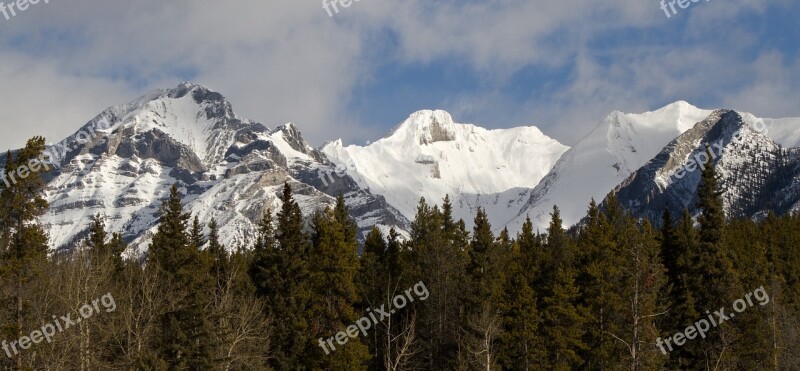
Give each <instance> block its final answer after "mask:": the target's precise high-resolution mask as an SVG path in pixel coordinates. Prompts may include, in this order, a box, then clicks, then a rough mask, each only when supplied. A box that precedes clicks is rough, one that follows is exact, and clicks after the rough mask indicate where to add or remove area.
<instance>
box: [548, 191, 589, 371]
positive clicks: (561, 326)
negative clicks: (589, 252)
mask: <svg viewBox="0 0 800 371" xmlns="http://www.w3.org/2000/svg"><path fill="white" fill-rule="evenodd" d="M551 217H552V218H551V221H550V227H549V228H548V229H547V251H548V256H547V258H546V261H545V262H544V263H543V265H544V266H545V267H546V268H545V269H544V271H543V276H544V278H543V287H542V289H543V290H542V291H543V296H542V299H541V303H540V308H541V315H542V327H541V328H542V336H543V338H544V339H545V342H546V346H545V347H546V351H547V358H546V360H545V362H544V364H543V366H544V367H546V368H549V369H553V370H569V369H574V368H578V367H580V366H581V365H582V364H583V362H584V361H583V359H581V357H580V355H579V352H581V351H582V350H584V349H585V348H586V345H585V344H584V342H583V340H582V338H583V335H584V332H583V330H582V328H583V326H584V323H585V318H584V315H583V309H582V308H581V307H580V306H578V304H577V301H578V298H579V293H580V292H579V289H578V286H577V285H576V283H575V276H576V271H575V268H574V266H573V264H572V261H571V256H572V251H571V250H572V246H571V241H569V238H568V237H567V235H566V233H564V229H563V227H562V221H561V215H560V212H559V210H558V207H555V206H554V207H553V213H552V214H551Z"/></svg>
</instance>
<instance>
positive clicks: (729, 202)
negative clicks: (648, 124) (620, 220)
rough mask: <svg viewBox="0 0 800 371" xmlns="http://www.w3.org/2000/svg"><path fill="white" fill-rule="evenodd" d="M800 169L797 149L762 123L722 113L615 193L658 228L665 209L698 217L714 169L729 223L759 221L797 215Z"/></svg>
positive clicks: (679, 139)
mask: <svg viewBox="0 0 800 371" xmlns="http://www.w3.org/2000/svg"><path fill="white" fill-rule="evenodd" d="M799 165H800V163H799V162H798V156H797V151H796V149H792V148H789V149H787V148H784V147H783V146H782V145H780V144H779V143H776V142H775V141H774V140H773V139H771V138H770V136H769V127H768V125H767V124H766V123H765V122H764V121H763V120H760V119H757V118H755V117H753V116H752V115H749V114H744V113H739V112H736V111H731V110H718V111H714V112H713V113H712V114H711V115H710V116H709V117H708V118H706V119H705V120H703V121H701V122H699V123H698V124H697V125H695V126H694V127H693V128H692V129H690V130H688V131H686V132H685V133H683V134H682V135H680V136H679V137H677V138H676V139H675V140H673V141H672V142H670V143H669V144H668V145H667V146H666V147H664V149H663V150H662V151H661V152H659V153H658V155H656V156H655V157H654V158H653V159H652V160H651V161H649V162H648V163H647V164H645V166H643V167H642V168H641V169H639V170H637V171H636V172H635V173H633V174H632V175H631V176H630V177H629V178H628V179H626V180H625V181H624V182H622V183H621V184H620V185H619V186H618V187H616V189H615V190H614V192H616V194H617V196H618V198H619V200H620V202H622V204H623V206H625V207H626V208H627V209H629V210H630V211H631V212H632V213H633V214H634V215H637V216H641V217H645V218H648V219H650V220H653V221H654V222H656V223H658V221H659V219H660V217H661V213H662V212H663V210H664V209H665V208H667V209H669V210H670V211H671V212H672V213H673V215H677V214H680V213H681V212H682V211H683V209H684V208H688V209H689V210H690V211H691V212H692V213H693V214H696V213H697V212H698V210H697V209H696V203H697V188H698V185H699V183H700V176H701V174H702V169H703V168H704V167H705V166H713V167H714V168H715V170H716V172H717V174H718V176H719V179H720V183H719V185H720V190H721V191H723V194H722V197H723V202H724V207H725V212H726V214H727V215H728V217H730V218H741V217H746V218H750V217H756V218H758V217H761V216H763V215H765V214H766V213H767V212H768V211H770V210H771V211H774V212H777V213H786V212H791V211H796V210H797V209H798V201H800V193H798V190H797V184H796V183H797V180H796V179H797V175H798V170H799V169H800V166H799Z"/></svg>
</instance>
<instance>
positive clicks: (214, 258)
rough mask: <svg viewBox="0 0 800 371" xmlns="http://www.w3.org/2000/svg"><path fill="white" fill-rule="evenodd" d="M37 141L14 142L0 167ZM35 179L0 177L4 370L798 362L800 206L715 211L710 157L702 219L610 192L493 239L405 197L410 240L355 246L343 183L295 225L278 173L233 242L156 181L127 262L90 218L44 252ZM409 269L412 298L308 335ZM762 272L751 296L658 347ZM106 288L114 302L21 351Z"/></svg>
mask: <svg viewBox="0 0 800 371" xmlns="http://www.w3.org/2000/svg"><path fill="white" fill-rule="evenodd" d="M43 149H44V140H43V139H41V138H34V139H32V140H30V141H29V142H28V145H27V146H26V147H25V149H23V150H21V151H20V152H19V153H18V154H17V155H16V156H11V155H10V154H9V156H8V157H7V163H6V165H5V166H6V171H7V172H10V171H14V170H15V169H16V168H17V167H19V166H21V165H22V164H25V163H26V162H27V161H29V160H30V159H32V158H36V157H38V155H39V154H40V153H41V151H42V150H43ZM43 187H44V184H43V183H42V181H41V179H40V178H39V177H38V176H36V175H35V174H33V175H32V176H29V177H27V178H25V179H23V180H21V181H20V182H17V183H14V184H11V185H3V184H0V249H1V251H0V254H1V255H2V260H1V261H0V321H1V322H0V324H2V327H0V335H2V338H3V339H5V340H6V341H7V342H8V343H11V342H13V341H17V345H16V347H17V348H16V349H17V350H19V352H18V353H14V352H8V353H9V354H0V359H2V361H0V367H3V368H5V369H87V370H88V369H225V370H229V369H232V370H240V369H275V370H410V369H434V370H477V369H481V370H497V369H509V370H540V369H548V370H572V369H586V370H618V369H631V370H658V369H708V370H712V369H715V370H752V369H773V370H779V369H780V370H783V369H800V346H798V343H800V302H799V301H800V295H799V294H800V216H798V215H787V216H775V215H769V216H766V218H765V219H764V220H763V221H761V222H759V223H755V222H753V221H750V220H734V221H731V222H726V220H725V216H724V214H723V211H722V210H723V209H722V201H721V195H720V193H719V192H718V191H717V183H716V176H715V174H714V172H713V169H712V168H711V167H708V168H706V169H705V170H704V171H703V176H702V182H701V186H700V191H699V197H698V203H699V204H698V206H700V209H701V210H702V212H701V214H700V215H699V216H697V217H696V218H693V217H692V216H691V215H689V213H688V212H684V213H683V215H681V216H680V217H679V218H673V216H672V215H670V214H669V213H665V214H664V219H663V223H661V224H663V227H661V228H660V229H656V228H654V227H653V226H651V225H650V223H649V222H647V221H644V220H637V219H634V218H631V217H630V216H629V215H628V214H627V213H626V212H625V210H623V209H622V208H621V206H620V205H619V204H618V203H617V202H616V200H615V199H614V197H613V196H612V197H610V198H609V199H608V201H607V202H606V203H605V204H604V205H602V206H598V205H596V204H595V203H594V202H592V203H591V204H590V205H589V208H588V216H587V218H586V221H585V223H583V224H581V225H580V226H578V227H576V228H573V229H572V230H571V231H570V232H566V231H565V230H564V228H563V225H562V221H561V219H560V216H559V211H558V208H554V209H553V213H552V220H551V223H550V226H549V228H548V229H547V231H542V233H540V232H539V231H534V230H533V226H532V223H531V222H530V220H528V221H526V223H525V224H524V225H523V227H522V230H521V232H520V233H519V234H517V235H516V236H511V235H510V234H509V233H508V231H507V230H503V231H502V232H501V233H500V234H499V235H498V236H495V235H494V234H493V233H492V227H491V225H490V224H489V221H488V218H487V216H486V214H485V213H484V212H483V211H482V210H480V209H479V210H478V211H477V214H476V216H475V220H474V228H473V229H472V231H467V229H466V227H465V223H464V222H463V221H461V220H458V221H456V220H454V218H453V215H452V205H451V204H450V201H449V198H445V199H444V200H443V202H442V205H441V207H440V206H436V205H429V204H427V203H426V201H425V200H421V201H420V204H419V206H418V209H417V215H416V217H415V220H414V221H413V223H412V225H411V231H410V233H411V236H410V238H408V239H407V240H402V239H401V238H400V236H399V235H398V234H397V233H396V232H395V231H393V230H392V231H390V232H389V233H388V235H387V236H384V235H383V234H382V233H381V232H380V231H379V230H378V229H377V228H374V229H373V230H372V231H371V232H370V233H369V234H368V235H367V236H366V241H365V243H364V244H363V246H361V253H360V254H359V248H360V247H359V244H358V240H357V226H356V224H355V222H354V221H353V220H352V219H351V218H350V217H349V213H348V210H347V207H346V206H345V203H344V199H343V198H342V197H339V198H337V203H336V206H335V207H334V208H333V209H325V210H322V211H319V212H317V213H316V214H315V215H313V216H312V217H311V218H310V219H311V221H310V223H307V222H306V218H304V216H303V215H302V213H301V211H300V208H299V206H298V204H297V202H295V201H294V199H293V196H292V191H291V188H290V187H289V186H288V184H287V185H286V186H285V187H284V191H283V195H282V201H283V205H282V207H281V209H280V210H278V212H277V213H276V216H275V217H273V213H272V211H271V210H267V211H266V212H265V214H264V217H263V218H262V220H261V221H260V223H259V228H258V229H259V230H258V237H257V238H256V240H255V241H253V242H252V244H251V245H250V246H236V247H233V246H227V247H226V246H223V245H222V244H221V243H220V237H219V232H218V227H217V223H216V221H214V220H210V221H200V220H198V219H197V218H196V217H195V218H192V216H191V215H189V214H187V213H186V212H185V211H184V210H183V207H182V204H181V196H180V193H179V192H178V189H177V187H176V186H173V187H172V189H171V190H170V195H169V198H168V199H166V200H165V201H164V203H163V205H162V208H161V217H160V220H159V225H158V230H157V232H156V233H155V235H154V236H153V238H152V244H151V245H150V246H149V249H148V252H147V255H146V256H145V257H144V259H124V258H123V252H124V251H125V249H126V246H125V244H124V242H123V240H122V238H121V236H120V235H119V234H116V233H112V232H111V231H107V229H106V227H105V223H104V221H103V218H102V217H100V216H97V217H95V218H94V220H93V223H92V226H91V229H90V231H89V236H88V237H87V238H86V240H85V241H84V242H83V244H82V245H81V247H80V248H78V249H75V250H73V251H57V252H56V251H52V250H49V249H48V246H47V234H46V231H45V230H44V229H43V227H42V226H41V225H40V224H38V222H37V218H38V217H39V216H41V215H42V214H43V213H45V212H46V210H47V203H46V202H45V201H44V199H43V198H42V192H43ZM673 219H677V220H673ZM206 222H208V228H207V229H208V230H209V231H210V233H208V234H207V235H206V234H204V233H203V231H204V230H205V229H206V228H205V227H206V226H205V225H204V224H205V223H206ZM420 281H421V282H424V284H425V286H426V287H427V290H428V291H429V293H430V295H429V297H428V298H427V300H425V301H421V300H417V301H414V302H411V303H409V304H408V306H406V307H404V308H402V309H400V308H396V311H395V313H394V314H393V315H391V316H390V317H388V318H385V319H383V320H382V321H381V322H379V323H378V324H377V325H375V326H373V327H372V328H371V329H370V330H369V332H368V335H367V336H365V337H361V336H360V335H358V336H356V337H353V338H349V339H348V340H347V343H346V344H345V345H340V343H338V342H337V340H336V339H334V340H333V344H335V345H336V350H335V351H330V352H328V353H329V354H326V351H325V350H323V348H322V347H321V346H320V344H321V343H322V342H326V341H328V340H329V339H331V338H332V337H335V335H336V334H337V333H338V332H340V331H343V330H344V329H345V328H347V327H348V326H350V325H353V324H354V323H355V322H356V321H357V320H358V319H359V318H361V317H366V316H368V313H374V311H373V310H374V309H376V308H380V307H381V305H385V306H386V310H387V311H388V310H389V309H395V308H392V307H391V305H392V304H391V303H392V298H394V297H395V296H397V295H402V294H403V292H404V290H407V289H409V288H411V287H413V286H414V285H415V284H416V283H418V282H420ZM762 286H763V287H764V291H765V292H766V293H767V294H768V296H769V302H768V303H765V305H761V303H760V302H757V303H755V305H751V306H750V307H748V308H747V309H746V310H744V311H742V312H736V317H735V318H730V320H728V321H725V322H724V323H720V324H719V326H715V327H714V328H711V329H709V330H708V331H707V333H705V334H704V336H703V337H700V336H696V337H695V338H693V339H685V342H682V343H681V345H678V344H677V342H676V341H675V339H674V338H673V339H672V343H671V349H672V350H671V351H670V349H666V348H664V347H665V346H664V345H663V341H665V340H666V339H668V338H672V337H674V334H676V333H679V332H685V330H686V329H687V327H688V326H690V325H693V324H694V323H696V322H697V321H699V320H702V319H707V318H710V317H709V315H713V313H714V312H715V311H718V310H719V308H722V307H724V308H727V313H728V316H730V314H731V313H733V311H732V310H731V309H730V308H731V307H732V305H733V303H734V302H735V301H736V300H738V299H741V298H744V297H745V296H746V294H748V293H751V292H753V291H754V290H756V289H758V288H760V287H762ZM106 293H111V294H112V295H113V298H114V299H115V304H116V307H115V310H113V311H110V312H107V311H102V312H101V313H96V314H95V315H94V316H93V317H91V318H88V319H85V320H83V321H81V322H80V323H76V324H75V325H74V326H73V327H72V328H68V329H65V330H64V331H62V332H59V333H58V334H56V335H55V336H53V339H52V342H46V341H42V342H39V343H38V344H34V345H32V346H30V347H28V348H27V349H20V347H19V342H18V340H19V339H20V338H22V337H23V336H27V335H29V334H31V332H32V331H34V330H36V329H38V328H40V327H42V324H43V323H47V322H52V318H55V317H54V316H61V315H65V314H67V313H73V318H74V317H75V315H74V314H75V313H77V312H78V310H79V308H80V307H81V306H82V305H84V304H86V303H90V302H91V301H92V300H94V299H97V298H100V297H101V296H103V295H104V294H106ZM707 311H708V312H707ZM730 317H732V316H730ZM659 344H661V345H659ZM662 349H664V350H663V351H662ZM329 350H330V349H329ZM4 353H6V352H4Z"/></svg>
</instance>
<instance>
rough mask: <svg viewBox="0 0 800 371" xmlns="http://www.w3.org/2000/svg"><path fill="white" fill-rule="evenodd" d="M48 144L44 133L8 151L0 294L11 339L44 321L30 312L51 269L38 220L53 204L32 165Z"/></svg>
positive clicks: (0, 218)
mask: <svg viewBox="0 0 800 371" xmlns="http://www.w3.org/2000/svg"><path fill="white" fill-rule="evenodd" d="M44 148H45V146H44V138H42V137H33V138H31V139H29V140H28V141H27V143H26V144H25V147H24V148H23V149H21V150H20V151H19V152H18V153H17V154H16V155H12V154H11V153H10V152H9V153H7V155H6V164H5V174H4V175H5V178H4V179H5V181H4V182H0V258H2V259H0V284H2V287H5V288H6V289H5V290H3V293H2V297H0V299H2V300H0V303H2V307H0V309H2V311H1V312H0V318H2V320H3V322H4V323H5V325H4V326H3V328H2V335H4V337H5V338H6V339H18V338H19V337H20V336H23V335H24V334H23V331H27V330H26V329H29V328H33V327H34V326H38V323H39V322H37V321H38V320H36V319H34V318H29V315H28V313H30V310H31V309H32V307H33V306H34V303H33V301H32V297H31V296H32V295H31V294H32V293H33V292H35V291H36V290H37V289H38V288H39V287H40V286H41V285H42V284H43V283H44V277H45V275H46V273H47V235H46V233H45V231H44V229H43V228H42V227H41V226H40V225H39V224H38V221H37V220H38V218H39V217H40V216H41V215H43V214H44V212H45V211H46V209H47V206H48V205H47V201H45V199H44V198H43V195H44V192H43V191H44V182H43V181H42V179H41V175H40V173H39V172H36V171H31V170H30V168H29V167H28V166H29V165H30V164H31V163H32V162H34V163H35V162H36V161H38V158H40V156H41V154H42V152H43V151H44ZM40 165H41V164H40ZM26 173H27V174H28V175H27V176H23V175H22V174H26ZM14 175H16V176H17V177H16V178H15V177H14ZM9 179H11V181H9ZM30 357H31V356H30V355H28V356H26V355H20V356H18V357H16V359H15V364H14V367H15V368H16V369H23V368H24V367H27V366H24V365H26V364H30V363H29V362H24V360H25V359H30Z"/></svg>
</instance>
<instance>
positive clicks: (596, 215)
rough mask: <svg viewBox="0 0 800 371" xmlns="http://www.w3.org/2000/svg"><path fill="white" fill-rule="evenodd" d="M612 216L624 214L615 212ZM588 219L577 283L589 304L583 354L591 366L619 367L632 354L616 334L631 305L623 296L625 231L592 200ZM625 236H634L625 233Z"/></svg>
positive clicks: (583, 301) (613, 207)
mask: <svg viewBox="0 0 800 371" xmlns="http://www.w3.org/2000/svg"><path fill="white" fill-rule="evenodd" d="M607 209H608V210H618V209H619V206H618V205H617V204H616V198H614V197H610V198H609V200H608V203H607ZM611 215H612V217H614V218H618V217H622V214H617V213H614V212H612V213H611ZM588 217H589V218H588V220H587V223H586V225H585V226H584V227H583V228H582V230H581V231H580V241H579V245H578V246H579V254H578V256H577V257H576V259H577V261H578V271H579V273H578V276H577V279H576V282H577V284H578V286H579V287H580V288H581V297H580V300H579V303H580V304H581V305H582V306H584V307H586V334H585V336H584V342H585V343H586V345H587V348H586V350H585V352H582V353H581V357H582V358H584V360H585V361H586V364H585V365H584V366H585V367H587V368H590V369H609V368H612V369H613V368H619V367H622V365H623V364H624V360H623V359H626V358H627V354H626V353H629V352H628V351H627V350H626V349H624V347H623V344H621V343H620V342H619V341H618V340H617V339H614V338H613V336H612V335H615V336H622V332H623V331H622V326H624V323H623V321H621V320H620V319H619V316H620V314H621V313H622V312H624V311H625V310H626V308H628V307H629V304H628V303H627V302H626V301H625V300H624V299H623V298H622V292H621V290H620V288H621V285H622V275H623V272H622V258H623V253H624V252H623V251H622V246H621V245H622V243H624V240H623V241H620V240H619V238H618V237H619V236H622V235H623V233H621V231H617V230H615V225H619V223H618V222H617V221H609V219H608V217H606V215H605V214H604V213H602V212H601V211H600V208H599V207H598V206H597V204H596V203H595V202H594V200H592V202H591V203H590V205H589V212H588ZM624 235H625V239H629V238H631V236H630V235H629V234H627V233H626V234H624Z"/></svg>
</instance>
